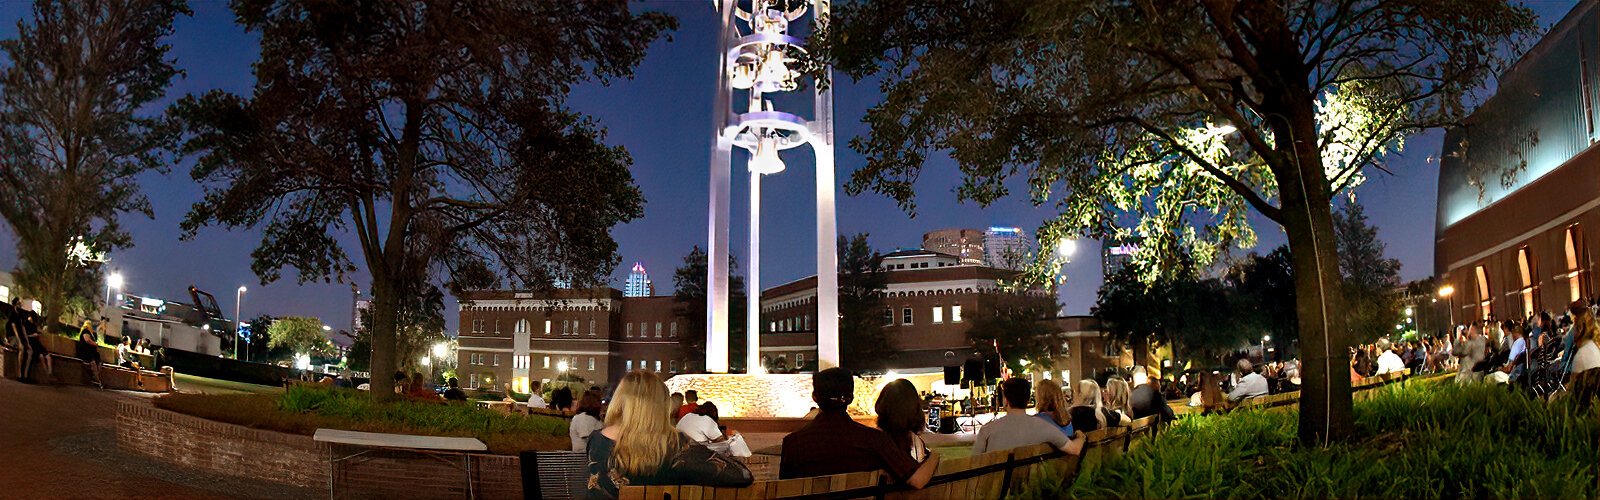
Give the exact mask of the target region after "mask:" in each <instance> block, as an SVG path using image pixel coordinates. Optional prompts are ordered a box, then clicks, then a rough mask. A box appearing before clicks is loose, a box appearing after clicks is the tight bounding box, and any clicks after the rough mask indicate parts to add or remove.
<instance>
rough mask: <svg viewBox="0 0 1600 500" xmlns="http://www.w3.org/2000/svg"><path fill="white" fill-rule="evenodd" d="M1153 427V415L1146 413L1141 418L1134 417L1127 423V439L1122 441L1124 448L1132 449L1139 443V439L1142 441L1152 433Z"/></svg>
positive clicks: (1154, 427) (1154, 425)
mask: <svg viewBox="0 0 1600 500" xmlns="http://www.w3.org/2000/svg"><path fill="white" fill-rule="evenodd" d="M1155 429H1156V416H1155V415H1147V416H1145V417H1143V418H1136V419H1134V420H1133V423H1132V424H1129V425H1128V439H1127V440H1125V441H1124V442H1123V443H1124V449H1125V450H1132V449H1133V448H1134V447H1136V446H1138V445H1139V443H1140V441H1143V440H1144V439H1146V438H1149V437H1150V436H1151V435H1152V434H1154V433H1155Z"/></svg>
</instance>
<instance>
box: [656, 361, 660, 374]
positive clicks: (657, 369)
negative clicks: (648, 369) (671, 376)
mask: <svg viewBox="0 0 1600 500" xmlns="http://www.w3.org/2000/svg"><path fill="white" fill-rule="evenodd" d="M656 371H658V372H659V371H661V360H659V359H658V360H656Z"/></svg>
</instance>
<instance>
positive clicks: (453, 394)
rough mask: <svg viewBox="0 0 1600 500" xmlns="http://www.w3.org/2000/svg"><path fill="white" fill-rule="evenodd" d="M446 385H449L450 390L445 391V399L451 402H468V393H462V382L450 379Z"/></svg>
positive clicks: (453, 378)
mask: <svg viewBox="0 0 1600 500" xmlns="http://www.w3.org/2000/svg"><path fill="white" fill-rule="evenodd" d="M445 383H446V384H449V385H450V388H449V389H446V390H445V391H444V399H446V400H449V401H466V400H467V393H465V392H462V391H461V382H460V381H458V380H456V378H455V377H450V380H448V381H446V382H445Z"/></svg>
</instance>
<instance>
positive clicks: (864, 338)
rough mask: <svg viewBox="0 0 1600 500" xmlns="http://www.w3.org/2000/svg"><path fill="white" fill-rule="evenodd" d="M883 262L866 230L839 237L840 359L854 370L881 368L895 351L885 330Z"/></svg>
mask: <svg viewBox="0 0 1600 500" xmlns="http://www.w3.org/2000/svg"><path fill="white" fill-rule="evenodd" d="M882 266H883V255H882V254H880V253H878V252H877V251H876V250H873V249H872V245H871V244H870V243H868V241H867V233H859V234H856V235H855V236H851V237H849V238H846V237H844V236H840V237H839V316H840V318H839V342H840V347H842V348H843V349H842V351H843V352H842V354H843V355H842V356H840V360H839V363H840V365H842V366H843V367H844V368H846V369H849V370H851V371H854V372H861V371H874V372H876V371H882V370H883V369H884V367H885V364H884V362H885V361H887V360H888V357H889V356H890V355H891V354H893V353H894V349H893V348H892V347H891V346H890V345H889V339H888V338H887V337H886V336H885V335H884V332H883V307H884V306H883V293H884V290H886V289H888V288H889V273H888V272H887V271H884V270H883V269H882ZM795 368H796V369H799V368H804V367H795Z"/></svg>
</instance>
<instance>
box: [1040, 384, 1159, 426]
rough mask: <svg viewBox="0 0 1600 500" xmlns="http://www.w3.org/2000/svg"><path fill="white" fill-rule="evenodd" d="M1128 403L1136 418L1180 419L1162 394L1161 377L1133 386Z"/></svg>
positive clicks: (1157, 421)
mask: <svg viewBox="0 0 1600 500" xmlns="http://www.w3.org/2000/svg"><path fill="white" fill-rule="evenodd" d="M1041 385H1042V384H1041ZM1128 399H1129V401H1128V404H1129V406H1132V407H1133V418H1134V419H1135V420H1137V419H1141V418H1144V417H1148V416H1152V415H1154V416H1155V417H1156V421H1155V423H1157V424H1164V423H1171V422H1174V421H1177V420H1178V417H1177V416H1176V415H1174V414H1173V413H1172V406H1171V405H1168V404H1167V398H1166V397H1165V396H1162V394H1161V379H1159V378H1155V377H1150V379H1149V380H1148V381H1146V382H1145V383H1144V384H1143V385H1140V386H1139V387H1135V388H1133V392H1132V393H1130V394H1129V395H1128Z"/></svg>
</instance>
